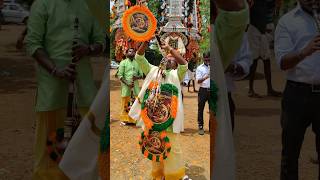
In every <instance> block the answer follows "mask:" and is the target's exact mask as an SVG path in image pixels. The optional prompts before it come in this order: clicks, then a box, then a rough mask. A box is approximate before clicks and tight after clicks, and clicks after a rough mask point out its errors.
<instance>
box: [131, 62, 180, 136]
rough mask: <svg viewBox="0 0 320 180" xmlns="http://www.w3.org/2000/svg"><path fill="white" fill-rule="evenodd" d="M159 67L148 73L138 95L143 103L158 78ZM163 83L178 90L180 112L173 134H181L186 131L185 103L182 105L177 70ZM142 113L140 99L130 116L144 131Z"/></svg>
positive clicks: (132, 108) (154, 67)
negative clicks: (151, 84)
mask: <svg viewBox="0 0 320 180" xmlns="http://www.w3.org/2000/svg"><path fill="white" fill-rule="evenodd" d="M158 69H159V67H156V66H152V68H151V70H150V72H149V73H148V75H147V77H146V78H145V80H144V82H143V85H142V88H141V91H140V93H139V95H138V97H139V99H140V100H141V101H142V99H143V97H144V94H145V91H146V89H147V88H148V86H149V84H150V82H151V81H152V80H155V79H156V77H157V73H158ZM162 83H170V84H173V85H175V86H176V87H177V88H178V92H179V96H178V102H179V103H178V107H177V108H178V111H177V116H176V119H175V120H174V122H173V132H174V133H180V132H182V131H184V124H183V119H184V114H183V103H182V96H181V86H180V81H179V78H178V71H177V70H171V71H170V72H169V74H167V77H166V78H165V80H164V81H162ZM140 112H141V104H140V103H139V101H138V99H136V100H135V102H134V104H133V106H132V107H131V109H130V112H129V116H130V117H131V118H133V119H135V120H136V121H137V122H138V123H137V124H138V125H141V126H142V129H144V123H143V120H142V119H141V116H140Z"/></svg>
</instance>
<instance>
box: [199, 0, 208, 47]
mask: <svg viewBox="0 0 320 180" xmlns="http://www.w3.org/2000/svg"><path fill="white" fill-rule="evenodd" d="M200 15H201V17H202V29H201V35H202V40H201V42H200V53H204V52H207V51H210V32H208V27H209V26H210V0H201V1H200Z"/></svg>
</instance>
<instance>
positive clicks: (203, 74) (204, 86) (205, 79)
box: [196, 52, 210, 135]
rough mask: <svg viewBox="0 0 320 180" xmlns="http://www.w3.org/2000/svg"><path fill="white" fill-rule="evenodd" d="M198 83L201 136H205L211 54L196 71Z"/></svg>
mask: <svg viewBox="0 0 320 180" xmlns="http://www.w3.org/2000/svg"><path fill="white" fill-rule="evenodd" d="M196 81H197V83H198V84H199V85H200V89H199V93H198V125H199V134H200V135H204V129H203V110H204V107H205V105H206V102H208V104H209V98H210V52H207V53H204V54H203V64H201V65H200V66H198V67H197V70H196ZM209 106H210V104H209ZM209 108H210V107H209Z"/></svg>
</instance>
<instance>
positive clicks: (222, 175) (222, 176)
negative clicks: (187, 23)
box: [210, 25, 235, 180]
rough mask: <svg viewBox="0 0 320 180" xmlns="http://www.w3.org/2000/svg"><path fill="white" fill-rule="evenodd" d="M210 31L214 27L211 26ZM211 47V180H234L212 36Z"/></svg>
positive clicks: (226, 109)
mask: <svg viewBox="0 0 320 180" xmlns="http://www.w3.org/2000/svg"><path fill="white" fill-rule="evenodd" d="M211 29H214V26H213V25H211ZM210 46H211V52H213V53H211V68H212V70H211V71H210V73H211V74H210V78H212V80H213V81H214V82H215V83H216V85H217V87H218V102H217V107H218V108H217V114H216V120H217V124H218V125H217V131H216V141H215V142H216V144H215V149H214V150H215V157H214V163H213V164H214V165H213V167H212V172H211V173H213V180H234V179H235V153H234V144H233V135H232V127H231V116H230V111H229V103H228V92H227V87H226V79H225V74H224V69H223V66H222V62H221V58H220V54H219V50H218V47H217V44H216V40H215V37H214V36H211V39H210Z"/></svg>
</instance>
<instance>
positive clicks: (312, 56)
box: [275, 0, 320, 180]
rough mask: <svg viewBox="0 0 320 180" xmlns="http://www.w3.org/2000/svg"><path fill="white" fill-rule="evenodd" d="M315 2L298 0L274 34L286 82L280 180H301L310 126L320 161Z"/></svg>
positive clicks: (319, 26)
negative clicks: (302, 157)
mask: <svg viewBox="0 0 320 180" xmlns="http://www.w3.org/2000/svg"><path fill="white" fill-rule="evenodd" d="M314 3H319V2H318V1H313V0H299V4H298V5H297V7H296V8H295V9H293V10H291V11H290V12H289V13H287V14H285V15H284V16H283V17H282V18H281V19H280V20H279V23H278V25H277V28H276V32H275V55H276V60H277V64H278V66H279V67H280V69H281V70H283V71H285V72H286V79H287V83H286V87H285V90H284V94H283V99H282V112H281V128H282V153H281V176H280V179H281V180H298V178H299V156H300V150H301V146H302V143H303V140H304V135H305V132H306V129H307V128H308V127H309V126H310V125H312V130H313V132H314V133H315V135H316V151H317V155H318V157H317V158H318V160H319V158H320V139H319V138H318V137H320V112H319V107H320V69H319V68H320V61H319V59H320V53H319V51H320V35H319V31H320V19H316V17H315V16H314V14H313V8H317V9H316V10H317V12H319V10H320V6H319V4H314ZM318 170H319V173H320V166H319V169H318ZM319 178H320V174H319Z"/></svg>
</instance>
